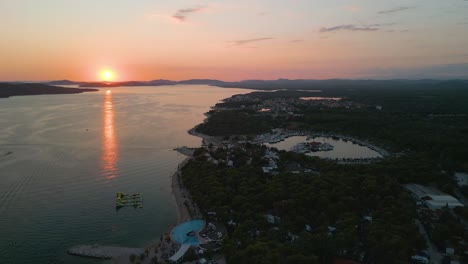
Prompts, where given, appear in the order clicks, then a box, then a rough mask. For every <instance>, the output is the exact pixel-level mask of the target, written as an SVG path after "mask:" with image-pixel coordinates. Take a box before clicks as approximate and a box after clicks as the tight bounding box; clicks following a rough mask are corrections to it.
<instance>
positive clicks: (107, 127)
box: [101, 90, 119, 179]
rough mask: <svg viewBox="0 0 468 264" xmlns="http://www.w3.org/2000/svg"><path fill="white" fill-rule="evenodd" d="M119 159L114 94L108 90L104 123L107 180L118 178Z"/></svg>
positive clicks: (102, 158) (103, 154) (104, 162)
mask: <svg viewBox="0 0 468 264" xmlns="http://www.w3.org/2000/svg"><path fill="white" fill-rule="evenodd" d="M118 158H119V145H118V141H117V136H116V133H115V126H114V106H113V103H112V92H111V91H110V90H107V91H106V93H105V97H104V106H103V123H102V153H101V164H102V170H103V171H104V174H105V176H106V178H107V179H113V178H115V177H117V173H118V169H117V165H116V163H117V160H118Z"/></svg>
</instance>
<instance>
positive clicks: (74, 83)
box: [44, 80, 81, 85]
mask: <svg viewBox="0 0 468 264" xmlns="http://www.w3.org/2000/svg"><path fill="white" fill-rule="evenodd" d="M44 84H48V85H79V84H81V82H74V81H70V80H57V81H51V82H46V83H44Z"/></svg>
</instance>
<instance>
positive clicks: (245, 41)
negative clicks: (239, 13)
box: [229, 38, 274, 46]
mask: <svg viewBox="0 0 468 264" xmlns="http://www.w3.org/2000/svg"><path fill="white" fill-rule="evenodd" d="M271 39H274V38H253V39H241V40H234V41H229V43H232V46H241V45H245V44H249V43H252V42H259V41H265V40H271Z"/></svg>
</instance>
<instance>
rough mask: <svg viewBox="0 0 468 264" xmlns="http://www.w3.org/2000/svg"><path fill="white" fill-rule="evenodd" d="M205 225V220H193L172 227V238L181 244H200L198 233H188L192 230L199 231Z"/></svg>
mask: <svg viewBox="0 0 468 264" xmlns="http://www.w3.org/2000/svg"><path fill="white" fill-rule="evenodd" d="M204 226H205V221H203V220H192V221H189V222H185V223H182V224H180V225H178V226H176V227H174V229H172V232H171V236H172V239H173V240H175V241H177V242H178V243H181V244H189V245H200V241H199V240H198V237H197V236H196V235H195V236H188V235H187V234H188V233H190V232H192V231H195V232H199V231H201V230H202V229H203V227H204Z"/></svg>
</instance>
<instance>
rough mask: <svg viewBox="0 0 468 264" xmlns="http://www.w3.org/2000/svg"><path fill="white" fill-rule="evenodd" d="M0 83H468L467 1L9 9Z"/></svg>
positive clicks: (0, 47)
mask: <svg viewBox="0 0 468 264" xmlns="http://www.w3.org/2000/svg"><path fill="white" fill-rule="evenodd" d="M0 10H2V23H0V34H1V37H0V81H14V80H31V81H32V80H36V81H39V80H41V81H42V80H59V79H69V80H76V81H98V80H101V79H102V72H103V71H104V70H110V71H112V72H113V80H115V81H127V80H153V79H171V80H183V79H191V78H212V79H221V80H226V81H237V80H243V79H277V78H289V79H329V78H350V79H361V78H374V79H390V78H414V79H418V78H444V79H448V78H468V0H443V1H442V0H392V1H387V0H378V1H376V0H355V1H347V0H328V1H323V0H235V1H234V0H232V1H231V0H217V1H203V0H197V1H192V0H186V1H182V0H138V1H131V0H99V1H96V0H80V1H76V0H41V1H38V0H1V1H0Z"/></svg>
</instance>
